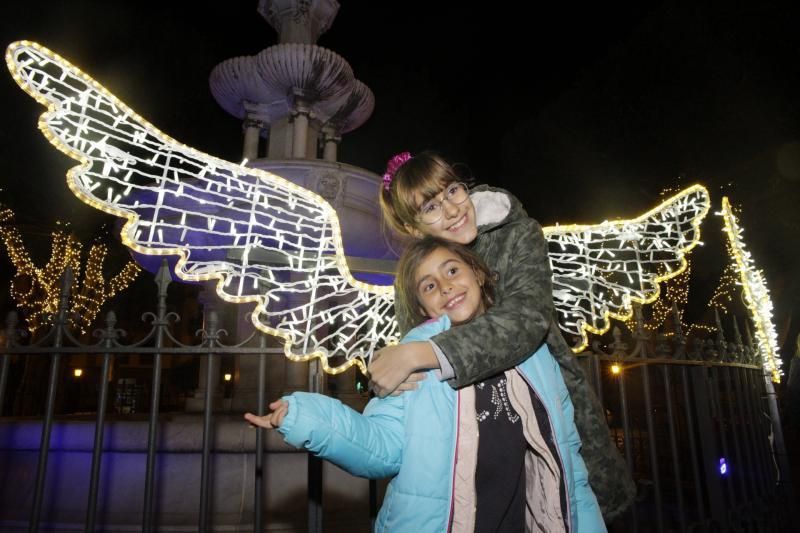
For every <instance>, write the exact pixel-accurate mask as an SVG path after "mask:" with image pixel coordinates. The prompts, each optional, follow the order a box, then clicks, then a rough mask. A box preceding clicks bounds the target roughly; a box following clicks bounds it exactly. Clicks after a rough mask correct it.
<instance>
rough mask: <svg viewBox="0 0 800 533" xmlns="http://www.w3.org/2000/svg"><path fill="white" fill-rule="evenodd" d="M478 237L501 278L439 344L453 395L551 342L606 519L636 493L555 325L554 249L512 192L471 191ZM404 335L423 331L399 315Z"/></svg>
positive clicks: (474, 245)
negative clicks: (491, 299)
mask: <svg viewBox="0 0 800 533" xmlns="http://www.w3.org/2000/svg"><path fill="white" fill-rule="evenodd" d="M471 196H472V200H473V203H475V211H476V214H477V223H478V237H477V238H476V239H475V241H473V243H472V244H471V247H472V249H473V250H474V251H475V252H477V253H478V255H480V256H481V257H482V258H483V260H484V261H486V263H487V264H488V266H489V268H490V269H491V270H492V271H493V272H495V273H496V274H497V276H498V277H497V282H496V290H495V300H496V303H495V305H494V307H492V308H491V309H490V310H489V311H488V312H487V313H485V314H483V315H481V316H479V317H477V318H476V319H474V320H472V321H471V322H469V323H468V324H463V325H461V326H456V327H454V328H451V329H450V330H448V331H445V332H443V333H440V334H439V335H436V336H435V337H433V339H432V340H433V341H434V342H435V343H436V344H437V346H439V348H441V350H442V351H443V352H444V355H445V357H447V360H448V361H449V362H450V364H451V365H452V367H453V370H454V372H455V377H454V379H453V380H451V385H452V386H453V387H454V388H460V387H463V386H466V385H471V384H473V383H476V382H479V381H481V380H483V379H485V378H487V377H489V376H493V375H495V374H497V373H499V372H502V371H504V370H507V369H509V368H512V367H514V366H516V365H518V364H519V363H521V362H522V361H524V360H525V359H526V358H527V357H529V356H530V354H531V353H533V352H534V351H536V349H537V348H538V347H539V346H541V344H542V343H543V342H546V343H547V346H548V348H549V349H550V352H551V353H552V354H553V357H554V358H555V359H556V360H557V361H558V363H559V365H560V367H561V373H562V374H563V376H564V382H565V383H566V385H567V389H568V390H569V393H570V396H571V398H572V404H573V406H574V408H575V425H576V426H577V428H578V432H579V433H580V436H581V441H582V448H581V455H582V456H583V459H584V461H585V463H586V468H587V470H588V471H589V482H590V484H591V486H592V490H593V491H594V493H595V495H596V496H597V500H598V503H599V504H600V508H601V510H602V512H603V517H604V518H605V519H606V520H611V519H613V518H614V517H615V516H617V515H619V514H620V513H621V512H623V511H624V510H625V509H626V508H627V507H628V505H630V503H631V502H632V501H633V497H634V496H635V492H636V489H635V486H634V484H633V480H632V479H631V475H630V472H629V471H628V469H627V467H626V465H625V463H624V461H623V460H622V456H621V455H620V453H619V451H618V450H617V448H616V447H615V446H614V443H613V442H612V440H611V436H610V434H609V431H608V426H607V424H606V419H605V416H604V411H603V407H602V406H601V405H600V402H599V401H598V399H597V396H596V395H595V393H594V391H593V390H592V389H591V386H590V385H589V383H588V381H587V380H586V376H585V374H584V372H583V369H582V368H581V366H580V363H579V362H578V360H577V358H576V357H575V355H574V354H573V353H572V350H571V349H570V347H569V346H568V345H567V342H566V341H565V340H564V337H563V336H562V335H561V331H560V330H559V328H558V325H557V324H556V321H555V318H554V317H555V313H554V308H553V296H552V274H551V271H550V262H549V260H548V257H547V242H546V240H545V238H544V234H543V233H542V228H541V226H540V225H539V223H538V222H536V221H535V220H534V219H532V218H530V217H529V216H528V215H527V213H526V212H525V210H524V209H523V207H522V204H521V203H520V202H519V200H517V199H516V198H514V196H512V195H511V194H510V193H508V192H506V191H504V190H502V189H496V188H491V187H488V186H486V185H482V186H479V187H476V188H474V189H473V190H472V192H471ZM398 323H399V325H400V329H401V331H402V332H403V333H405V332H407V331H408V330H409V329H410V328H411V327H413V326H415V325H416V324H409V319H408V317H400V316H398Z"/></svg>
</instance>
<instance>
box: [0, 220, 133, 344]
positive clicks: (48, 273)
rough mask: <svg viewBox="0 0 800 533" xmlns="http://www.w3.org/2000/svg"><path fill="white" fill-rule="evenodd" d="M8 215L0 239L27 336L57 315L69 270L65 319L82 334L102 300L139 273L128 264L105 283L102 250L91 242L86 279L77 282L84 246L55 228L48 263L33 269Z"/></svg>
mask: <svg viewBox="0 0 800 533" xmlns="http://www.w3.org/2000/svg"><path fill="white" fill-rule="evenodd" d="M13 216H14V215H13V213H12V211H11V210H10V209H3V210H2V211H0V240H2V241H3V244H4V245H5V248H6V251H7V252H8V256H9V258H10V259H11V263H12V264H13V265H14V268H16V270H17V272H16V274H15V276H14V279H13V280H12V282H11V296H12V297H13V298H14V300H15V301H16V302H17V306H18V307H19V308H20V309H21V310H22V311H23V315H24V316H25V319H26V321H27V323H28V329H29V330H30V331H31V333H35V332H36V331H37V330H38V329H39V328H41V327H42V326H43V325H45V324H47V323H48V322H49V319H50V318H51V317H52V316H54V315H55V313H56V312H57V310H58V302H59V296H60V293H61V279H62V276H63V275H64V272H65V271H66V270H67V268H71V269H72V272H73V277H72V285H71V287H70V306H69V313H68V321H69V323H70V325H71V326H73V327H75V328H77V329H79V330H80V331H81V332H85V331H86V329H87V328H88V327H89V326H90V325H91V324H92V322H94V319H95V318H96V317H97V313H98V312H99V311H100V308H101V307H102V305H103V304H104V303H105V302H106V300H108V299H109V298H111V297H112V296H114V295H115V294H116V293H117V292H119V291H121V290H122V289H124V288H125V287H127V286H128V285H129V284H130V283H131V282H132V281H133V280H134V279H135V278H136V276H137V275H138V273H139V271H140V269H139V267H138V266H137V265H136V263H134V262H132V261H131V262H128V263H127V264H126V265H125V266H124V267H123V269H122V271H121V272H120V273H119V274H117V275H116V276H114V277H113V278H112V279H111V280H110V281H108V282H106V280H105V279H104V278H103V272H102V268H103V263H104V261H105V257H106V247H105V246H104V245H101V244H95V245H93V246H92V247H91V249H90V250H89V256H88V259H87V261H86V271H85V275H84V277H83V280H82V281H81V280H80V274H81V250H82V248H83V246H82V245H81V243H80V242H79V241H78V240H77V239H75V237H74V236H73V235H71V234H69V233H67V232H66V231H60V230H59V231H54V232H53V234H52V241H51V242H52V244H51V253H50V260H49V261H48V262H47V264H46V265H45V266H43V267H41V268H40V267H37V266H36V265H35V264H34V263H33V261H32V259H31V257H30V254H29V253H28V251H27V249H26V248H25V245H24V243H23V240H22V236H21V235H20V232H19V230H17V228H16V227H14V226H12V225H11V224H10V223H11V221H12V219H13Z"/></svg>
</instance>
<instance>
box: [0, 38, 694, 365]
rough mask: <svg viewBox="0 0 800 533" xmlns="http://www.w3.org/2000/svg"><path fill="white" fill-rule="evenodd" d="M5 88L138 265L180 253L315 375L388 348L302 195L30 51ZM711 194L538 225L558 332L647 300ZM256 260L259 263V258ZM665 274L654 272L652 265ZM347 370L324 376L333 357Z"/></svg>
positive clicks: (332, 233) (684, 246) (388, 321)
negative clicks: (180, 138)
mask: <svg viewBox="0 0 800 533" xmlns="http://www.w3.org/2000/svg"><path fill="white" fill-rule="evenodd" d="M6 62H7V64H8V68H9V70H10V71H11V73H12V76H13V77H14V80H15V81H16V82H17V83H18V84H19V85H20V86H21V87H22V88H23V89H24V90H25V91H26V92H27V93H28V94H30V95H31V96H33V97H34V98H35V99H36V100H37V101H38V102H40V103H41V104H42V105H44V106H46V107H47V108H48V110H47V112H45V113H44V114H42V116H41V118H40V121H39V128H40V129H41V130H42V132H43V134H44V135H45V137H46V138H47V139H48V140H49V141H50V142H51V143H52V144H53V145H55V146H56V147H57V148H58V149H59V150H61V151H63V152H64V153H66V154H67V155H69V156H70V157H72V158H74V159H76V160H78V161H80V162H81V163H82V164H81V165H79V166H77V167H73V168H72V169H70V171H69V172H68V173H67V183H68V186H69V187H70V189H71V190H72V192H73V193H74V194H75V195H76V196H77V197H78V198H80V199H81V200H82V201H84V202H86V203H87V204H89V205H92V206H93V207H95V208H97V209H100V210H102V211H105V212H107V213H111V214H113V215H116V216H119V217H123V218H125V219H127V222H126V224H125V226H124V227H123V229H122V235H121V236H122V241H123V243H124V244H125V245H127V246H128V247H130V248H131V249H133V250H135V251H137V252H139V253H143V254H149V255H178V256H180V259H179V261H178V263H177V265H176V267H175V271H176V274H177V275H178V276H179V277H180V278H183V279H185V280H190V281H201V280H208V279H216V280H218V283H217V285H216V287H217V293H218V294H219V295H220V297H222V298H223V299H224V300H227V301H230V302H239V303H242V302H252V303H255V305H256V309H255V312H254V313H253V315H252V316H253V323H254V325H255V326H256V327H257V328H259V329H260V330H262V331H264V332H266V333H269V334H272V335H275V336H278V337H280V338H281V339H283V342H284V352H285V354H286V356H287V357H289V358H290V359H292V360H296V361H305V360H309V359H311V358H319V359H320V361H321V362H322V367H323V369H324V370H325V371H326V372H329V373H339V372H342V371H344V370H346V369H347V368H349V367H350V366H352V365H357V366H358V367H359V368H360V369H361V370H362V371H365V363H364V360H365V359H366V358H367V357H369V356H370V355H371V354H372V352H373V351H374V350H375V349H376V348H379V347H380V346H382V345H384V344H387V343H392V342H396V340H397V331H398V330H397V325H396V321H395V319H394V316H393V301H394V290H393V288H392V287H391V286H382V285H371V284H367V283H363V282H360V281H358V280H356V279H355V278H353V276H352V274H351V273H350V270H349V268H348V266H347V263H346V260H345V256H344V247H343V245H342V236H341V231H340V227H339V221H338V218H337V216H336V213H335V211H334V210H333V208H332V207H331V205H330V204H329V203H328V202H326V201H325V200H324V199H323V198H321V197H320V196H318V195H316V194H314V193H313V192H311V191H309V190H307V189H304V188H302V187H299V186H297V185H295V184H293V183H291V182H290V181H287V180H285V179H283V178H281V177H279V176H276V175H274V174H271V173H269V172H266V171H263V170H260V169H254V168H247V167H244V166H242V165H237V164H234V163H230V162H227V161H223V160H221V159H218V158H215V157H212V156H210V155H207V154H204V153H202V152H200V151H198V150H195V149H193V148H191V147H189V146H186V145H184V144H181V143H179V142H177V141H175V140H174V139H172V138H170V137H169V136H167V135H166V134H164V133H162V132H161V131H159V130H158V129H156V128H155V127H154V126H153V125H151V124H150V123H149V122H147V121H146V120H144V119H143V118H142V117H140V116H139V115H138V114H136V113H135V112H134V111H133V110H131V109H130V108H129V107H128V106H127V105H125V104H124V103H123V102H121V101H120V100H118V99H117V98H116V97H115V96H113V95H112V94H111V93H109V92H108V91H107V90H106V89H105V88H103V87H102V86H101V85H100V84H98V83H97V82H95V81H94V80H93V79H92V78H90V77H89V76H88V75H86V74H84V73H83V72H81V71H80V70H79V69H78V68H76V67H74V66H73V65H71V64H70V63H69V62H67V61H66V60H64V59H63V58H61V57H60V56H58V55H57V54H55V53H53V52H51V51H50V50H47V49H46V48H44V47H42V46H40V45H38V44H36V43H32V42H28V41H20V42H16V43H12V44H11V45H10V46H9V47H8V50H7V52H6ZM708 206H709V202H708V192H707V191H706V190H705V189H704V188H703V187H701V186H699V185H695V186H693V187H690V188H689V189H686V190H685V191H683V192H681V193H679V194H677V195H675V196H674V197H672V198H670V199H669V200H667V201H665V202H663V203H662V204H661V205H660V206H659V207H657V208H655V209H653V210H651V211H649V212H648V213H645V214H644V215H642V216H641V217H638V218H636V219H634V220H629V221H616V222H604V223H602V224H597V225H593V226H577V225H573V226H556V227H550V228H545V229H544V231H545V235H546V237H547V239H548V240H549V241H550V253H551V263H552V267H553V283H554V297H555V304H556V308H557V310H558V314H559V322H560V324H561V326H562V328H563V329H564V331H566V332H567V333H571V334H574V335H578V336H580V338H581V339H582V341H581V345H580V346H578V347H577V348H575V350H576V351H578V350H580V349H582V348H583V347H585V345H586V343H587V336H586V334H587V332H592V333H602V332H604V331H605V330H607V329H608V327H609V318H620V319H623V320H624V319H625V318H627V317H628V316H630V303H631V302H632V301H641V302H643V303H649V302H652V301H653V300H655V299H656V298H657V297H658V282H659V281H662V280H664V279H668V278H670V277H672V276H674V275H676V274H678V273H679V272H680V271H682V269H684V268H685V267H686V262H685V260H684V258H683V254H685V253H686V252H687V251H689V250H690V249H691V248H692V247H694V246H695V245H696V244H697V243H698V241H699V234H700V232H699V224H700V221H701V220H702V218H703V217H704V216H705V214H706V212H707V211H708ZM265 257H266V259H265ZM659 265H663V266H664V267H666V268H665V269H666V271H667V274H666V275H662V276H659V275H657V274H655V272H657V271H658V266H659ZM334 356H343V357H344V363H342V364H339V365H336V366H331V364H330V362H329V358H330V357H334Z"/></svg>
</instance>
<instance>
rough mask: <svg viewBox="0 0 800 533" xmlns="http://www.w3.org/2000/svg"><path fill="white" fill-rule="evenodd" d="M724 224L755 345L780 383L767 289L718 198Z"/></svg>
mask: <svg viewBox="0 0 800 533" xmlns="http://www.w3.org/2000/svg"><path fill="white" fill-rule="evenodd" d="M718 214H719V215H721V216H722V219H723V220H724V222H725V226H724V228H723V231H724V232H725V234H726V235H727V236H728V242H729V243H730V251H731V252H732V259H733V262H734V265H735V267H736V271H737V272H738V274H739V278H740V280H741V283H742V291H743V293H744V299H745V303H746V304H747V308H748V309H749V310H750V313H751V318H752V320H753V323H754V324H755V335H756V345H757V347H758V351H759V352H760V354H761V359H762V361H763V364H764V370H766V371H767V372H768V373H769V374H770V375H771V376H772V381H774V382H775V383H780V380H781V375H782V374H783V372H782V370H781V359H780V357H779V356H778V334H777V333H776V331H775V325H774V324H773V322H772V300H771V299H770V296H769V290H767V284H766V280H765V279H764V274H763V273H762V272H761V271H760V270H757V269H756V267H755V261H754V260H753V256H752V255H751V254H750V252H749V251H748V250H747V249H746V247H745V243H744V239H743V238H742V233H743V231H744V230H743V229H742V228H741V226H740V225H739V221H738V219H737V218H736V215H735V214H734V213H733V210H732V209H731V205H730V203H729V202H728V198H727V197H723V198H722V211H721V212H719V213H718Z"/></svg>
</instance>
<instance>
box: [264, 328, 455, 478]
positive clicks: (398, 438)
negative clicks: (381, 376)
mask: <svg viewBox="0 0 800 533" xmlns="http://www.w3.org/2000/svg"><path fill="white" fill-rule="evenodd" d="M449 327H450V320H449V318H448V317H447V316H443V317H441V318H440V319H438V320H434V321H429V322H427V323H425V324H423V325H421V326H418V327H416V328H414V329H413V330H411V331H410V332H409V333H408V335H406V336H405V338H403V340H402V342H404V343H405V342H413V341H421V340H425V339H428V338H430V337H431V336H432V335H435V334H436V333H439V332H441V331H443V330H445V329H447V328H449ZM413 394H414V393H413V392H411V393H407V394H402V395H400V396H389V397H387V398H382V399H379V398H373V399H372V400H370V401H369V403H368V404H367V407H366V408H365V409H364V413H363V414H362V413H359V412H357V411H355V410H353V409H351V408H350V407H348V406H346V405H344V404H343V403H342V402H340V401H339V400H336V399H334V398H330V397H328V396H324V395H322V394H314V393H309V392H295V393H294V394H290V395H289V396H285V397H284V398H283V399H284V400H286V401H287V402H288V403H289V410H288V412H287V413H286V416H285V417H284V419H283V422H282V423H281V425H280V427H279V428H278V431H279V432H280V433H281V435H283V438H284V440H285V441H286V442H287V443H289V444H291V445H292V446H295V447H296V448H305V449H307V450H308V451H310V452H311V453H313V454H315V455H317V456H318V457H321V458H323V459H327V460H328V461H330V462H332V463H334V464H336V465H337V466H339V467H341V468H342V469H344V470H346V471H347V472H350V473H351V474H353V475H356V476H361V477H366V478H372V479H381V478H387V477H391V476H394V475H396V474H397V473H398V472H399V471H400V465H401V463H402V456H403V443H404V442H405V439H406V435H405V428H406V425H405V416H406V407H407V405H408V403H409V402H410V401H413V398H414V396H413Z"/></svg>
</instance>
